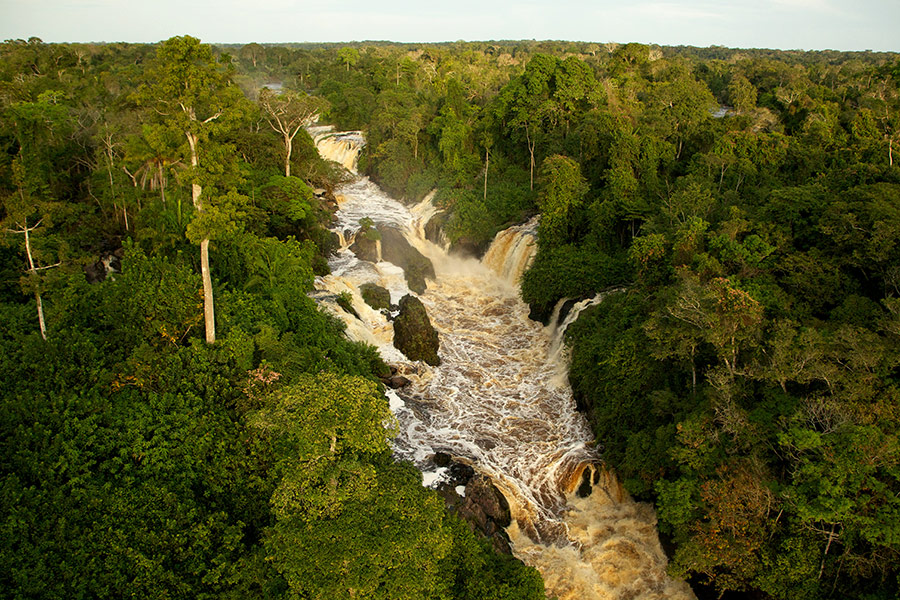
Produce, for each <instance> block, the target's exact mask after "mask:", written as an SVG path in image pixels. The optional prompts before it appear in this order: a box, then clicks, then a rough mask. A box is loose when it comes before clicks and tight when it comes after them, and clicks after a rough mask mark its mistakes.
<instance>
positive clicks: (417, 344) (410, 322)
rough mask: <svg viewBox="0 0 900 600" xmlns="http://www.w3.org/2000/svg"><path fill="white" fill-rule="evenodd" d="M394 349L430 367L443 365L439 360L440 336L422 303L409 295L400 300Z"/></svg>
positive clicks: (395, 321) (395, 323)
mask: <svg viewBox="0 0 900 600" xmlns="http://www.w3.org/2000/svg"><path fill="white" fill-rule="evenodd" d="M394 347H395V348H397V349H398V350H400V352H402V353H403V354H404V355H405V356H406V357H407V358H408V359H410V360H421V361H424V362H426V363H427V364H429V365H432V366H437V365H439V364H441V359H440V358H438V334H437V331H435V329H434V327H432V325H431V321H430V320H429V318H428V314H427V313H426V312H425V305H423V304H422V301H421V300H419V299H418V298H416V297H415V296H411V295H409V294H407V295H406V296H403V298H401V299H400V314H398V315H397V318H396V319H394Z"/></svg>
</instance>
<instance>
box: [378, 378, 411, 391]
mask: <svg viewBox="0 0 900 600" xmlns="http://www.w3.org/2000/svg"><path fill="white" fill-rule="evenodd" d="M384 383H385V384H386V385H387V386H388V387H389V388H391V389H392V390H399V389H400V388H402V387H406V386H408V385H409V384H410V381H409V379H407V378H406V377H404V376H403V375H392V376H391V377H388V378H387V379H386V380H385V382H384Z"/></svg>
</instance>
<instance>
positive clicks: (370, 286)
mask: <svg viewBox="0 0 900 600" xmlns="http://www.w3.org/2000/svg"><path fill="white" fill-rule="evenodd" d="M359 293H360V294H362V299H363V300H364V301H365V303H366V304H368V305H369V306H371V307H372V308H374V309H375V310H390V308H391V293H390V292H389V291H388V290H387V289H386V288H383V287H381V286H380V285H376V284H374V283H364V284H362V285H361V286H359Z"/></svg>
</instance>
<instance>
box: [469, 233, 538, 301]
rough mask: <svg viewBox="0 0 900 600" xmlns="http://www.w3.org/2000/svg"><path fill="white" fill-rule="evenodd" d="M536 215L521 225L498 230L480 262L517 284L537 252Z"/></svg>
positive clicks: (511, 282)
mask: <svg viewBox="0 0 900 600" xmlns="http://www.w3.org/2000/svg"><path fill="white" fill-rule="evenodd" d="M537 225H538V217H534V218H533V219H531V220H530V221H528V222H527V223H525V224H523V225H516V226H513V227H510V228H509V229H504V230H503V231H501V232H499V233H498V234H497V235H496V236H495V237H494V241H493V242H492V243H491V246H490V248H488V251H487V252H486V253H485V255H484V258H483V259H482V262H483V263H484V264H486V265H487V266H489V267H490V268H491V269H493V270H494V271H496V272H497V273H498V274H499V275H500V276H501V277H503V278H504V279H505V280H506V281H508V282H509V283H510V284H512V285H518V283H519V279H521V278H522V273H524V272H525V270H526V269H528V267H529V266H531V261H532V260H534V255H535V254H537Z"/></svg>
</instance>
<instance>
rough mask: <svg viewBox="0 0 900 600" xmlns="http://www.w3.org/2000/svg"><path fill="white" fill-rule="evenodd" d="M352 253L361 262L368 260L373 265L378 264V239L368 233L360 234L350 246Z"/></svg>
mask: <svg viewBox="0 0 900 600" xmlns="http://www.w3.org/2000/svg"><path fill="white" fill-rule="evenodd" d="M350 251H351V252H353V254H355V255H356V258H358V259H359V260H367V261H369V262H373V263H374V262H378V239H377V237H376V236H374V235H370V234H369V233H368V232H360V233H359V234H357V236H356V239H355V240H354V241H353V243H352V244H351V245H350Z"/></svg>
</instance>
